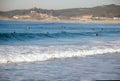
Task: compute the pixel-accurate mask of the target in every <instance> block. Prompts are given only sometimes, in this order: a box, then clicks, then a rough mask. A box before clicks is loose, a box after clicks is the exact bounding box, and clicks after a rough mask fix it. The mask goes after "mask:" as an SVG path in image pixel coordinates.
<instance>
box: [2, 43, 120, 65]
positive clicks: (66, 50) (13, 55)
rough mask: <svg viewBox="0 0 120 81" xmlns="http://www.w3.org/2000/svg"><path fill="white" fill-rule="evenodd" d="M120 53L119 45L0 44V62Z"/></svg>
mask: <svg viewBox="0 0 120 81" xmlns="http://www.w3.org/2000/svg"><path fill="white" fill-rule="evenodd" d="M115 52H118V53H120V47H119V46H110V47H108V46H78V45H75V46H48V47H41V46H6V45H1V46H0V63H8V62H13V63H16V62H34V61H46V60H49V59H54V58H71V57H85V56H88V55H96V54H105V53H115Z"/></svg>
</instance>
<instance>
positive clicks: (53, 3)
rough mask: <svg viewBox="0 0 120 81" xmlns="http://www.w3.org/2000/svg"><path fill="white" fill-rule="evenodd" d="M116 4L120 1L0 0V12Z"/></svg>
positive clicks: (119, 3)
mask: <svg viewBox="0 0 120 81" xmlns="http://www.w3.org/2000/svg"><path fill="white" fill-rule="evenodd" d="M108 4H118V5H120V0H0V11H6V10H13V9H29V8H32V7H33V5H35V6H36V7H37V8H43V9H65V8H81V7H82V8H83V7H94V6H98V5H108Z"/></svg>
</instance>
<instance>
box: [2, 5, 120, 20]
mask: <svg viewBox="0 0 120 81" xmlns="http://www.w3.org/2000/svg"><path fill="white" fill-rule="evenodd" d="M32 10H34V11H36V12H37V13H45V14H51V15H53V16H56V17H66V18H69V17H75V16H81V15H85V14H91V15H93V16H94V17H120V6H119V5H114V4H111V5H103V6H97V7H93V8H72V9H61V10H47V9H40V8H34V9H23V10H12V11H0V16H4V17H9V18H12V17H13V16H15V15H26V14H29V13H30V12H31V11H32Z"/></svg>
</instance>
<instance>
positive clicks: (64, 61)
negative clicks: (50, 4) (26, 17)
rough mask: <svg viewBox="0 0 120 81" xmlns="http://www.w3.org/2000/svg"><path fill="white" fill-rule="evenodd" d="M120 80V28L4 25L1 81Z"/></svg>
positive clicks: (0, 31) (0, 45)
mask: <svg viewBox="0 0 120 81" xmlns="http://www.w3.org/2000/svg"><path fill="white" fill-rule="evenodd" d="M119 76H120V24H114V23H113V24H106V23H62V22H32V21H29V22H28V21H0V81H91V80H118V79H120V77H119Z"/></svg>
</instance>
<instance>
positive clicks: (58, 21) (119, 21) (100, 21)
mask: <svg viewBox="0 0 120 81" xmlns="http://www.w3.org/2000/svg"><path fill="white" fill-rule="evenodd" d="M0 21H26V22H56V23H101V24H102V23H103V24H120V20H85V21H81V20H35V19H34V20H33V19H27V20H23V19H19V20H15V19H0Z"/></svg>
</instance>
